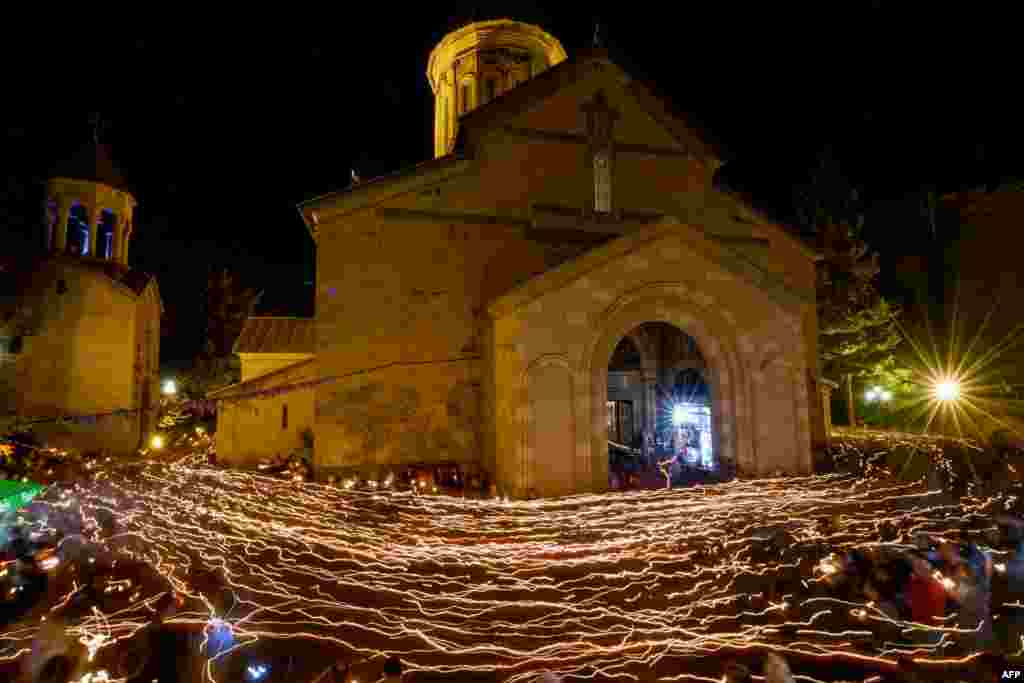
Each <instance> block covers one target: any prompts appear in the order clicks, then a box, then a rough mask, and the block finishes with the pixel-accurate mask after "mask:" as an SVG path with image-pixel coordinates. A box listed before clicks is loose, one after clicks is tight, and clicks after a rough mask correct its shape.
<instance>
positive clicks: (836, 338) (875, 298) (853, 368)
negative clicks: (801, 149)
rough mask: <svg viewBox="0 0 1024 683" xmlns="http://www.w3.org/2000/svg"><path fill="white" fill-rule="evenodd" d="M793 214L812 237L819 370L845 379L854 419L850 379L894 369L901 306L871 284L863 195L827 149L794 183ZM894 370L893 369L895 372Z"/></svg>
mask: <svg viewBox="0 0 1024 683" xmlns="http://www.w3.org/2000/svg"><path fill="white" fill-rule="evenodd" d="M794 209H795V215H796V221H797V224H798V226H799V228H800V229H801V232H802V233H803V236H804V237H805V238H809V239H812V240H813V241H814V243H815V244H816V246H817V248H818V251H819V253H821V255H822V257H823V258H822V260H821V261H819V262H818V292H817V309H818V357H819V361H820V366H821V372H822V374H823V375H824V376H825V377H827V378H829V379H831V380H833V381H835V382H842V383H845V386H846V403H847V418H848V420H849V423H850V424H851V425H853V424H856V409H855V402H854V397H853V393H854V392H853V385H854V380H855V378H858V377H876V378H877V377H879V376H880V375H881V374H884V373H886V372H890V373H892V372H894V371H895V367H896V366H895V361H894V355H893V353H894V351H895V349H896V347H898V346H899V344H900V343H901V342H902V340H903V338H902V334H901V333H900V330H899V325H898V322H897V321H898V317H899V314H900V311H899V308H898V307H896V306H893V305H892V304H890V303H889V302H888V301H886V300H885V298H883V297H882V296H881V295H880V294H879V292H878V289H877V286H876V285H875V280H876V278H877V276H878V273H879V270H880V267H879V261H878V254H877V253H874V254H872V253H870V250H869V247H868V245H867V243H866V242H865V241H864V239H863V237H862V235H863V230H864V213H863V207H862V203H861V195H860V192H859V191H858V189H857V188H856V187H854V186H853V185H852V183H850V182H849V181H848V180H847V179H846V178H845V177H844V176H843V174H842V172H841V169H840V166H839V164H838V163H837V162H836V160H835V158H834V156H833V155H832V151H831V149H830V148H826V149H825V150H824V152H822V153H821V154H820V155H819V156H818V159H817V165H816V166H815V167H814V168H813V169H812V171H811V173H810V177H809V178H808V180H807V181H806V182H804V183H802V184H800V185H797V186H796V188H795V190H794ZM894 377H895V375H894Z"/></svg>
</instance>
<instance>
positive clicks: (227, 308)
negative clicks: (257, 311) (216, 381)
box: [203, 268, 259, 358]
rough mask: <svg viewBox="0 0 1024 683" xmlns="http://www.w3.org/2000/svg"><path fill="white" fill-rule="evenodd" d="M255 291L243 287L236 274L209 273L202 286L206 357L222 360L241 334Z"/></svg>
mask: <svg viewBox="0 0 1024 683" xmlns="http://www.w3.org/2000/svg"><path fill="white" fill-rule="evenodd" d="M258 300H259V292H257V291H256V290H254V289H251V288H249V287H246V286H244V285H243V284H242V283H241V281H240V280H239V279H238V277H237V275H235V274H234V273H232V272H231V271H229V270H228V269H226V268H223V269H221V270H219V271H213V272H211V273H210V274H209V276H208V277H207V283H206V341H205V344H204V347H203V352H204V354H205V356H206V357H208V358H226V357H228V356H230V355H231V350H232V347H233V346H234V343H235V340H236V339H238V335H239V334H240V333H241V331H242V326H243V325H244V324H245V319H246V318H248V317H249V316H250V315H252V311H253V308H254V307H255V305H256V303H257V301H258Z"/></svg>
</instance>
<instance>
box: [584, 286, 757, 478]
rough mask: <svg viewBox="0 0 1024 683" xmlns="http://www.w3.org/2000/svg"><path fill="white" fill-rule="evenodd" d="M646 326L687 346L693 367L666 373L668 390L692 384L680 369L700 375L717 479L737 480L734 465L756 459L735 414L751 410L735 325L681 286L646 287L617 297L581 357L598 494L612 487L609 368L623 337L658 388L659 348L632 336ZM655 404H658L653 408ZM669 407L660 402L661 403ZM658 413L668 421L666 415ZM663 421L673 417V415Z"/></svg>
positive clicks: (650, 393)
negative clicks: (669, 332) (671, 334)
mask: <svg viewBox="0 0 1024 683" xmlns="http://www.w3.org/2000/svg"><path fill="white" fill-rule="evenodd" d="M650 324H659V325H661V326H662V327H661V329H662V330H663V331H666V330H665V328H668V329H674V330H675V334H676V335H677V336H676V339H677V340H681V341H677V343H680V344H681V345H683V346H689V348H690V351H689V356H690V358H691V364H692V365H693V366H694V367H678V366H677V367H674V368H669V369H667V370H666V372H667V373H668V374H667V375H666V376H665V384H667V385H669V386H672V387H673V389H675V388H676V385H677V383H679V380H682V382H681V384H682V386H683V387H685V386H686V385H687V383H690V384H693V382H692V379H693V374H692V373H690V374H686V373H685V372H683V371H687V370H696V369H699V370H700V373H699V376H700V379H701V383H702V384H703V385H704V386H705V387H706V389H703V391H705V392H706V395H707V399H708V403H710V405H709V406H707V408H708V415H707V419H708V422H710V430H709V431H710V444H708V445H709V447H710V448H709V450H710V452H711V458H712V464H713V466H714V467H715V469H716V471H717V473H718V475H719V476H721V477H725V478H731V477H732V476H734V475H735V472H736V468H737V464H738V463H743V464H744V466H751V465H752V458H753V453H752V445H751V444H750V442H749V439H748V438H747V437H746V428H747V425H746V424H745V423H744V422H742V421H741V420H740V419H739V416H746V415H749V410H748V409H747V402H748V399H747V397H746V396H745V394H744V391H743V387H744V386H746V385H745V381H744V380H743V378H742V376H741V373H742V368H741V365H740V363H739V360H738V359H739V354H738V353H737V350H736V347H735V344H734V341H733V340H734V334H733V332H732V326H731V325H730V324H729V323H728V322H726V321H725V320H724V319H722V318H721V316H719V315H718V314H717V313H715V312H714V311H713V310H711V309H709V308H705V307H703V306H700V305H698V304H697V303H696V302H694V301H693V300H692V299H691V298H690V297H689V296H687V291H686V290H685V289H684V288H682V287H679V286H675V285H651V286H648V287H645V288H643V290H640V291H636V292H633V293H630V294H627V295H626V296H624V297H622V298H621V299H620V300H619V301H618V302H617V303H616V304H615V305H613V306H612V307H611V308H610V309H609V310H608V311H607V312H606V313H605V315H604V316H603V319H602V320H601V322H600V324H599V330H598V332H597V333H596V335H595V337H593V338H592V339H593V341H592V343H591V344H590V345H589V347H588V349H587V351H586V355H585V358H584V362H585V363H586V364H587V368H586V370H585V372H587V374H588V375H589V380H590V381H589V385H590V387H589V390H590V391H589V393H590V396H589V402H590V417H591V426H592V428H591V435H590V448H589V458H590V463H589V464H590V470H591V471H590V474H591V477H592V487H593V490H595V491H606V490H608V486H609V472H610V462H609V456H608V440H609V417H608V399H609V393H608V388H609V367H611V366H612V364H613V363H614V362H617V361H614V360H613V359H614V358H615V354H616V349H617V348H618V347H619V344H620V342H621V341H622V340H623V338H626V337H628V338H629V340H630V343H631V344H633V346H634V347H635V350H636V352H635V353H634V354H633V360H634V364H635V359H636V356H637V355H639V357H640V359H641V365H642V366H643V367H644V375H645V380H646V381H645V384H646V385H648V386H651V385H652V383H656V380H657V376H658V373H657V370H656V367H655V366H656V365H657V362H656V360H654V358H653V357H654V354H655V353H656V352H657V350H656V349H653V348H652V347H651V346H650V343H649V342H650V340H649V339H647V337H646V335H640V336H638V335H636V334H632V333H633V331H634V330H637V329H639V328H643V326H644V325H650ZM645 329H654V328H651V327H648V328H645ZM682 342H685V344H682ZM626 350H628V349H626ZM623 353H625V351H624V352H623ZM680 355H682V354H680ZM654 391H655V390H654V389H653V388H651V389H648V390H647V399H646V401H645V409H646V410H647V413H646V415H647V416H648V417H647V418H646V419H648V420H650V419H651V416H652V415H655V414H656V411H657V400H656V397H655V396H654V395H653V394H654ZM652 403H654V404H655V406H653V407H652V406H651V404H652ZM668 403H669V402H668V401H665V402H664V405H665V406H667V405H668ZM662 415H663V417H666V416H665V414H664V413H662ZM667 417H669V419H670V415H669V416H667ZM741 432H742V433H741Z"/></svg>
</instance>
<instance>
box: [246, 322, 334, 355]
mask: <svg viewBox="0 0 1024 683" xmlns="http://www.w3.org/2000/svg"><path fill="white" fill-rule="evenodd" d="M315 352H316V325H315V320H314V319H313V318H258V317H257V318H249V319H247V320H246V321H245V325H244V326H243V327H242V333H241V334H239V335H238V341H236V342H235V353H315Z"/></svg>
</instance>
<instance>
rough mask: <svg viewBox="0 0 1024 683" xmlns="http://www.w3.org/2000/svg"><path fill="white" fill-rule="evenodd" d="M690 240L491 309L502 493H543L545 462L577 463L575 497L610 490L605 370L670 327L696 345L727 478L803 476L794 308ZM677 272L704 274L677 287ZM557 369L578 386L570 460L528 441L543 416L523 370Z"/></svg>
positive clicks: (587, 266)
mask: <svg viewBox="0 0 1024 683" xmlns="http://www.w3.org/2000/svg"><path fill="white" fill-rule="evenodd" d="M693 234H694V233H693V230H692V229H689V228H687V227H685V226H681V225H680V226H677V227H676V228H669V227H666V228H665V230H664V231H663V232H661V233H657V231H655V232H652V233H651V237H650V239H647V240H644V239H641V238H640V237H639V236H638V237H636V238H635V240H636V241H634V242H633V243H630V241H631V240H633V239H634V238H624V239H623V240H620V241H618V242H616V243H613V244H611V245H608V246H607V247H606V248H603V249H602V250H600V251H599V252H595V253H594V254H592V255H590V256H588V257H585V258H584V259H582V260H581V261H580V262H579V263H578V264H574V267H573V269H572V271H573V272H572V273H568V272H567V273H566V274H565V279H564V281H558V282H552V283H550V285H551V286H550V288H549V289H548V288H544V287H541V286H540V285H541V284H542V283H543V280H544V279H542V281H541V282H540V283H538V287H537V289H536V291H521V292H517V293H516V295H513V296H512V297H510V298H509V299H508V300H503V301H500V302H499V303H498V307H499V309H498V310H497V311H495V315H496V320H495V326H496V335H495V343H494V354H495V357H496V373H497V380H496V382H495V386H496V408H495V410H496V414H497V432H498V434H497V438H496V450H497V452H496V454H495V457H496V460H497V463H498V464H497V472H498V481H499V486H501V487H503V489H504V490H507V491H511V492H512V493H513V494H514V495H523V494H524V493H525V492H526V491H528V490H529V489H531V488H538V489H539V488H543V487H544V486H545V485H546V484H545V483H544V482H543V478H544V477H545V476H546V471H548V470H551V469H555V468H554V467H553V466H551V467H549V466H548V465H547V464H546V461H547V459H550V458H557V459H565V458H570V459H574V460H575V462H576V468H575V472H576V473H577V482H576V489H575V490H576V491H578V492H581V491H586V490H604V489H605V488H606V487H607V466H608V462H607V452H606V446H605V442H606V439H607V436H606V434H607V422H606V416H605V413H604V406H605V401H606V399H607V388H606V387H607V364H608V360H609V358H610V356H611V353H612V350H613V349H614V347H615V345H616V344H617V343H618V342H619V340H621V338H622V336H623V335H625V334H627V333H628V332H629V331H631V330H632V329H633V328H634V327H636V326H637V325H639V324H641V323H643V322H649V321H663V322H668V323H671V324H674V325H676V326H677V327H679V328H680V329H681V330H683V331H684V332H686V333H687V334H689V335H691V336H692V337H694V338H695V339H696V340H697V343H698V345H699V346H700V349H701V351H702V353H703V354H704V356H705V359H706V361H707V365H708V370H709V372H708V375H709V377H710V384H711V386H712V396H713V405H712V412H713V421H714V425H715V428H716V435H715V443H714V449H715V452H716V453H717V454H718V456H719V457H720V458H721V459H722V462H721V466H722V468H723V469H724V470H726V471H728V470H729V469H730V468H738V469H739V470H740V472H741V474H744V475H748V476H749V475H759V474H766V473H769V472H772V471H774V470H775V469H783V470H786V471H790V472H808V471H810V427H809V419H808V412H807V402H806V396H804V394H805V393H806V387H805V384H804V381H803V376H804V372H805V366H804V359H805V357H806V349H805V347H804V340H803V338H802V325H801V320H800V316H799V314H800V307H799V306H798V305H796V304H793V303H790V304H788V305H786V304H781V303H780V302H778V301H775V300H773V299H772V298H771V297H769V296H768V295H767V294H766V293H765V292H763V291H760V290H759V289H758V288H756V287H754V286H753V285H751V284H749V283H747V282H744V281H743V280H742V279H741V278H740V277H737V276H735V275H733V274H731V273H729V272H728V271H727V270H725V269H724V268H723V267H722V266H721V265H719V264H717V263H716V262H715V261H714V260H713V259H711V258H709V257H710V254H707V253H705V254H702V253H701V250H699V249H695V248H694V244H695V243H694V242H692V241H690V240H691V239H692V236H693ZM655 235H658V236H657V237H655ZM591 257H592V258H591ZM588 261H590V262H589V263H588ZM680 273H693V274H698V273H699V274H700V275H699V276H695V277H693V278H686V279H682V278H680V275H679V274H680ZM548 279H550V278H548ZM532 284H534V283H531V285H532ZM542 290H543V291H542ZM520 294H521V296H519V295H520ZM505 301H511V303H508V305H507V306H506V305H505ZM595 335H596V336H595ZM553 362H558V363H561V364H562V365H564V366H565V367H566V368H567V369H568V370H571V377H572V381H573V385H574V387H575V388H574V390H573V400H574V403H575V405H574V406H573V420H574V423H575V424H574V425H566V430H567V431H568V430H571V431H573V432H574V433H575V434H576V435H577V439H576V444H575V449H574V451H573V452H571V453H561V452H555V451H556V450H557V449H554V448H547V447H544V446H539V445H537V444H536V443H534V442H532V441H531V438H532V436H531V434H532V429H533V427H532V426H531V424H530V420H531V416H532V415H534V414H535V413H537V412H538V411H539V410H540V409H541V407H542V405H543V404H542V403H536V402H537V401H538V394H537V392H538V390H536V389H531V387H530V382H531V368H532V367H533V366H534V365H535V364H537V363H548V364H550V363H553ZM539 391H540V392H541V394H542V395H543V394H544V393H545V392H546V391H547V389H546V388H544V386H543V385H541V388H540V389H539ZM540 400H541V401H544V400H547V399H545V398H543V397H541V398H540ZM532 404H535V405H532ZM588 471H589V473H590V478H589V479H588V477H587V476H586V475H585V474H584V473H586V472H588Z"/></svg>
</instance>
